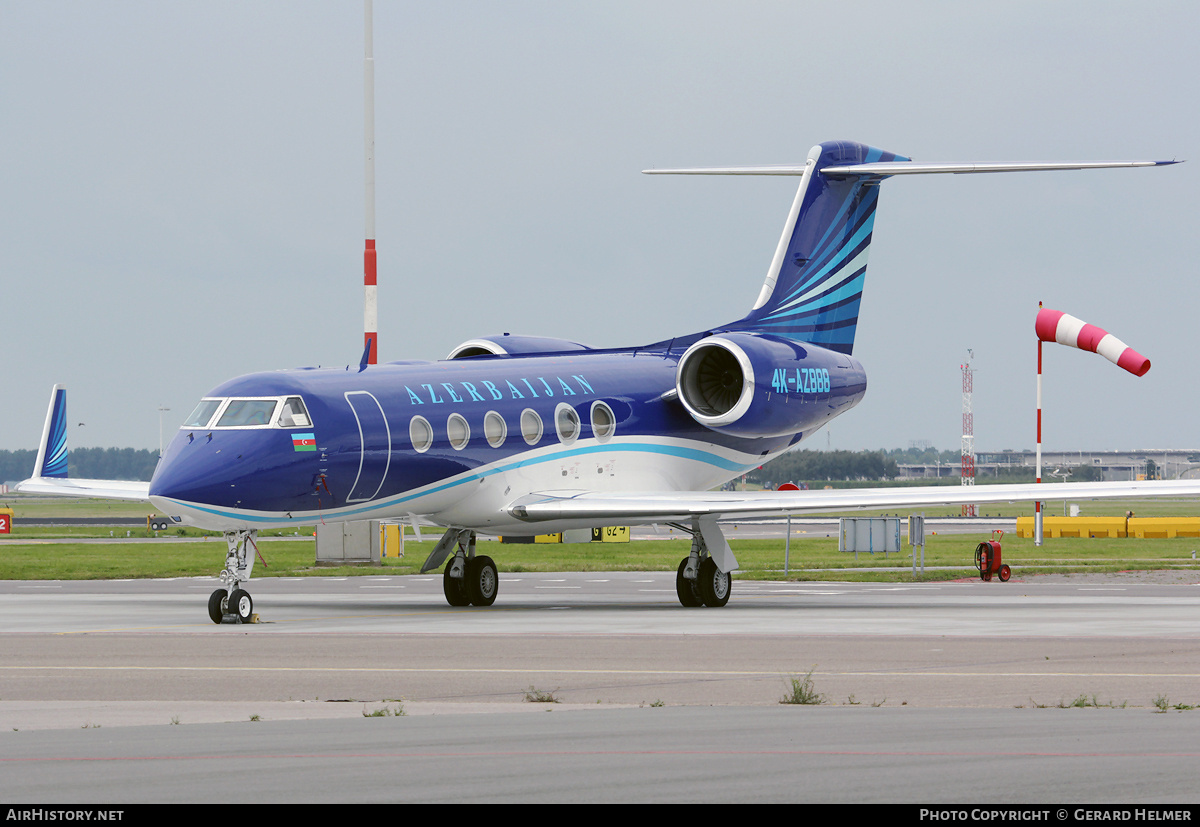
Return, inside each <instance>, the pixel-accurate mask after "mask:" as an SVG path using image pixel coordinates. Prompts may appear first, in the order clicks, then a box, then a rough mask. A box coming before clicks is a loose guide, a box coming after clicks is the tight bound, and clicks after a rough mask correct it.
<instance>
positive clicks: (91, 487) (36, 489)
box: [17, 477, 150, 502]
mask: <svg viewBox="0 0 1200 827" xmlns="http://www.w3.org/2000/svg"><path fill="white" fill-rule="evenodd" d="M17 491H20V492H21V493H22V494H52V495H55V496H59V497H99V498H102V499H106V500H145V501H146V502H149V501H150V483H148V482H137V481H132V480H84V479H76V478H74V477H61V478H59V477H31V478H30V479H27V480H24V481H23V482H19V483H17Z"/></svg>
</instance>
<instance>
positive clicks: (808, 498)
mask: <svg viewBox="0 0 1200 827" xmlns="http://www.w3.org/2000/svg"><path fill="white" fill-rule="evenodd" d="M1196 496H1200V480H1151V481H1129V482H1056V483H1040V484H1039V483H1017V484H1005V485H972V486H962V485H927V486H913V487H907V488H842V489H825V490H820V491H812V490H809V491H709V492H677V493H666V492H645V493H621V494H609V493H605V492H599V491H549V492H545V493H539V494H530V495H528V496H525V497H522V498H520V499H518V500H516V501H514V502H512V503H510V504H509V505H508V506H507V508H506V509H505V510H506V511H507V512H508V514H509V515H511V516H513V517H515V518H517V519H519V520H523V521H525V522H529V523H539V522H547V521H553V520H574V521H594V522H595V524H596V525H604V524H609V525H632V524H646V523H665V522H687V521H691V520H698V519H702V518H715V519H718V520H719V519H728V518H736V517H743V518H751V517H773V516H780V517H781V516H784V515H787V514H812V513H822V512H837V511H851V510H865V509H906V508H916V507H919V506H932V505H962V504H968V503H1000V502H1029V501H1032V500H1040V501H1043V502H1046V501H1051V500H1066V499H1072V500H1074V499H1080V500H1090V499H1113V498H1143V497H1196Z"/></svg>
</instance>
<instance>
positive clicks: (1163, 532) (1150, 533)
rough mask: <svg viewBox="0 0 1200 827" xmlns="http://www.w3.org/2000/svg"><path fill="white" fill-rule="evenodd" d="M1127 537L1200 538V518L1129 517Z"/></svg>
mask: <svg viewBox="0 0 1200 827" xmlns="http://www.w3.org/2000/svg"><path fill="white" fill-rule="evenodd" d="M1129 536H1130V537H1137V538H1138V539H1155V538H1157V539H1166V538H1170V537H1200V517H1130V518H1129Z"/></svg>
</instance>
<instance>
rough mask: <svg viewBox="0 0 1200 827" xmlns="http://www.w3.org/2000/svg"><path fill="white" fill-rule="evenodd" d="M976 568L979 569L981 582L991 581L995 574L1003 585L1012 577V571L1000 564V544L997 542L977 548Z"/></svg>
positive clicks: (981, 544)
mask: <svg viewBox="0 0 1200 827" xmlns="http://www.w3.org/2000/svg"><path fill="white" fill-rule="evenodd" d="M975 568H977V569H979V579H980V580H991V579H992V575H993V574H994V575H996V576H997V577H999V578H1000V582H1001V583H1007V582H1008V578H1010V577H1012V569H1010V568H1009V567H1008V566H1007V565H1005V564H1003V563H1001V562H1000V543H998V542H997V541H995V540H988V541H987V542H984V543H980V544H979V545H978V546H976V547H975Z"/></svg>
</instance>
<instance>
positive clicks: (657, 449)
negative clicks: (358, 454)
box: [172, 443, 757, 523]
mask: <svg viewBox="0 0 1200 827" xmlns="http://www.w3.org/2000/svg"><path fill="white" fill-rule="evenodd" d="M614 451H616V452H632V453H645V454H665V455H667V456H674V457H680V458H683V459H690V460H693V461H695V462H703V463H707V464H708V465H713V466H716V467H717V468H720V469H722V470H725V471H741V470H743V469H745V468H746V467H748V466H747V463H739V462H732V461H730V460H727V459H725V458H724V457H720V456H717V455H716V454H714V453H712V452H710V451H704V450H701V449H699V448H684V447H681V446H674V445H657V444H655V443H619V444H616V445H613V444H608V445H588V446H585V447H582V448H574V449H571V450H568V451H556V452H555V453H552V454H546V455H544V456H540V457H532V458H529V459H519V460H516V461H515V462H509V463H506V464H504V465H498V466H496V467H494V468H492V469H491V470H489V471H477V472H475V473H473V474H467V475H466V476H463V477H460V478H458V479H456V480H454V481H452V482H446V483H443V484H442V485H438V486H436V487H434V488H429V489H426V490H423V491H421V492H419V493H415V494H401V495H397V496H393V497H390V498H388V499H386V500H380V501H378V502H375V503H372V504H370V505H365V506H362V507H361V508H355V509H352V510H346V509H339V510H337V511H335V512H333V513H334V514H336V515H337V517H338V519H339V520H340V519H343V518H345V517H352V516H356V515H360V514H362V515H365V514H370V513H372V512H374V511H378V510H380V509H383V508H390V507H392V506H396V505H400V504H401V503H406V502H409V501H411V500H415V499H418V498H420V497H427V496H429V495H430V494H437V493H439V492H441V491H447V490H449V489H451V488H454V487H456V486H459V485H466V484H467V483H471V482H475V481H476V480H481V479H484V478H485V477H490V476H493V475H494V474H502V473H504V472H506V471H512V470H515V469H517V468H527V467H529V466H533V465H539V464H541V463H544V462H556V461H558V460H562V459H567V458H570V457H576V456H583V455H586V454H596V453H605V452H614ZM755 461H757V457H753V458H751V459H750V460H748V461H747V462H748V463H753V462H755ZM172 502H178V503H179V504H180V505H183V506H187V507H188V508H190V509H192V510H194V511H202V512H204V513H206V514H213V515H216V516H218V517H225V518H228V519H233V520H241V521H244V522H247V523H269V522H278V521H279V519H280V517H281V516H282V513H283V512H280V516H276V517H259V516H254V515H250V514H245V513H243V512H240V511H228V510H224V509H220V508H210V507H204V506H199V505H196V504H194V503H189V502H186V501H181V500H172ZM312 519H320V515H319V514H314V515H312Z"/></svg>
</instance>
